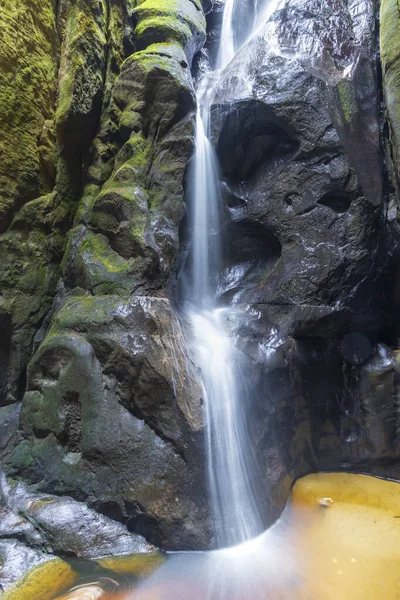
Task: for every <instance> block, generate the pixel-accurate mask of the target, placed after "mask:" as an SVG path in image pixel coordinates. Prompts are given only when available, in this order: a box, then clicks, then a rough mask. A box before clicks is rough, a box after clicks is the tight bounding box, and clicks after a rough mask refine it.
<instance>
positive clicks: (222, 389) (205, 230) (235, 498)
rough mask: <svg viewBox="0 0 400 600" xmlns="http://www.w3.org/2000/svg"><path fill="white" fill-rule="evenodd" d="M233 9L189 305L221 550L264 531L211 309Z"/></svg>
mask: <svg viewBox="0 0 400 600" xmlns="http://www.w3.org/2000/svg"><path fill="white" fill-rule="evenodd" d="M236 1H237V0H227V1H226V3H225V7H224V15H223V22H222V29H221V40H220V47H219V52H218V59H217V69H216V71H215V72H212V73H207V74H206V75H204V77H203V79H202V80H201V82H200V84H199V86H198V93H197V99H198V110H197V121H196V151H195V156H194V160H193V166H192V171H191V177H192V189H193V197H192V202H191V205H192V232H193V234H192V236H193V239H192V282H191V286H190V289H189V292H188V297H189V302H190V303H191V310H190V319H191V322H192V325H193V332H194V344H193V345H194V353H195V360H196V362H197V364H198V365H199V367H200V369H201V375H202V381H203V386H204V393H205V406H206V415H207V461H208V479H209V487H210V500H211V507H212V511H213V529H214V534H215V538H216V543H217V546H218V547H220V548H222V547H227V546H233V545H236V544H241V543H243V542H246V541H247V540H249V539H251V538H254V537H255V536H257V535H259V534H260V533H261V532H262V529H263V522H262V518H261V515H260V513H259V510H258V498H257V493H256V482H257V481H259V480H260V477H259V476H258V465H257V460H256V457H255V451H254V448H253V447H252V444H251V440H250V439H249V434H248V431H247V426H246V414H245V407H246V405H247V406H248V405H249V403H251V397H250V396H251V395H250V393H249V392H250V390H248V386H249V382H248V381H246V377H245V374H243V373H242V369H241V360H240V353H239V352H238V351H237V350H236V348H235V345H234V340H233V339H232V338H231V337H230V335H229V332H228V331H227V325H226V323H227V320H228V319H229V308H228V309H221V308H218V307H217V302H216V295H217V286H218V274H219V273H220V272H221V233H220V211H221V202H220V198H221V194H220V181H219V166H218V161H217V157H216V154H215V152H214V150H213V147H212V144H211V141H210V138H211V117H212V115H211V107H212V102H213V99H214V95H215V90H216V87H217V85H218V82H219V81H220V78H221V77H222V74H223V71H224V69H225V68H226V67H227V66H228V65H229V63H230V62H231V61H232V59H233V58H234V57H235V54H236V52H237V51H239V50H240V48H237V47H235V26H234V9H235V4H236ZM279 3H280V2H279V0H267V1H265V2H263V3H261V2H259V3H258V6H257V9H258V10H257V13H256V16H255V20H254V27H253V31H254V30H256V29H257V28H258V27H259V26H260V23H265V21H266V20H267V19H268V18H269V16H270V15H271V14H272V13H273V12H274V10H275V9H276V8H277V6H278V5H279ZM239 26H240V24H239ZM250 35H252V34H250ZM243 51H245V50H243Z"/></svg>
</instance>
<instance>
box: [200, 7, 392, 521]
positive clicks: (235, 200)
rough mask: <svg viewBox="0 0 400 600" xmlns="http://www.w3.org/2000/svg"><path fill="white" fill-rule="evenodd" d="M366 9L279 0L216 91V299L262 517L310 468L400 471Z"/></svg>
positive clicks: (383, 186)
mask: <svg viewBox="0 0 400 600" xmlns="http://www.w3.org/2000/svg"><path fill="white" fill-rule="evenodd" d="M376 10H377V5H376V4H375V3H374V2H372V1H363V2H347V3H343V2H335V1H333V2H330V3H327V2H320V1H318V0H307V1H306V2H304V1H301V2H300V1H299V2H297V1H296V0H291V1H288V2H283V3H282V4H281V6H280V9H279V10H278V11H277V12H276V13H275V15H274V16H273V18H272V20H271V22H270V23H269V24H268V25H267V26H266V27H265V28H264V29H260V31H259V33H258V34H257V35H256V36H254V38H253V39H252V41H251V42H250V43H249V44H248V46H247V47H246V48H245V49H244V50H243V51H241V52H239V54H238V55H237V56H236V58H235V59H234V61H233V62H232V63H231V64H230V65H229V66H228V67H227V68H226V70H225V72H224V74H223V78H222V81H221V83H220V84H219V87H218V89H217V92H216V96H215V98H214V103H213V119H212V121H213V140H214V145H215V148H216V151H217V154H218V157H219V160H220V165H221V171H222V178H223V194H224V202H225V206H224V209H223V213H224V215H223V223H224V225H223V235H224V238H225V239H224V242H225V262H224V269H223V272H221V273H220V288H219V294H220V302H221V304H228V303H233V304H234V305H235V306H236V307H237V309H238V312H237V313H236V317H235V319H234V322H233V323H231V325H232V330H233V333H234V334H236V335H237V336H238V338H237V344H238V346H239V348H240V349H241V350H242V351H243V354H244V360H245V361H246V360H247V361H248V362H247V365H248V366H247V369H248V374H249V375H248V377H249V381H250V382H251V388H252V389H254V390H255V398H254V406H253V407H252V411H253V413H252V414H250V415H249V419H250V422H251V432H252V433H251V435H252V439H253V440H255V442H256V445H257V450H258V454H259V459H260V463H261V465H262V466H263V469H264V474H265V486H267V487H268V488H269V498H270V505H269V506H268V502H267V503H266V506H265V514H266V515H267V517H266V518H267V520H268V518H269V519H270V518H274V516H276V515H277V514H279V512H280V510H281V508H282V505H283V503H284V501H285V499H286V497H287V492H288V490H289V488H290V485H291V483H292V481H293V479H294V478H296V477H298V476H301V475H302V474H305V473H306V472H309V471H310V470H311V471H312V470H316V469H330V470H332V469H333V470H335V469H336V470H338V469H348V470H361V471H365V472H370V473H371V472H372V473H375V474H378V475H383V476H390V477H395V478H398V477H399V475H400V471H399V465H398V458H397V457H398V451H399V446H398V427H397V414H396V412H397V411H396V403H397V398H398V391H397V385H398V383H397V380H398V376H397V372H396V370H395V367H394V366H393V365H394V359H393V356H394V355H393V352H396V348H397V347H398V346H397V344H398V340H397V331H396V329H395V328H394V327H393V324H394V319H393V312H392V311H393V305H392V296H391V294H392V292H391V289H390V288H391V286H392V285H393V281H391V279H390V277H391V275H390V271H389V269H390V268H391V260H392V259H391V257H392V256H393V255H394V253H396V252H397V250H396V248H397V245H398V239H399V238H398V233H397V229H396V226H395V224H394V223H392V224H390V223H389V222H388V220H387V218H386V210H387V202H388V200H389V197H388V184H387V177H388V176H387V172H385V169H386V168H387V166H386V165H387V163H385V162H384V161H383V159H382V156H383V153H384V143H385V139H384V137H383V136H382V125H383V122H382V115H381V112H380V110H381V105H380V102H381V97H380V90H379V69H378V64H377V59H376V53H377V35H376V33H377V32H376ZM216 23H217V21H216V20H214V22H213V25H214V26H216ZM240 311H242V312H241V316H240ZM238 315H239V316H238ZM389 346H391V348H389ZM386 347H387V350H385V351H383V348H386ZM382 353H384V354H385V353H386V354H387V357H386V359H385V360H386V362H385V360H384V359H383V358H382ZM386 354H385V356H386ZM388 357H392V358H388ZM268 515H269V516H268Z"/></svg>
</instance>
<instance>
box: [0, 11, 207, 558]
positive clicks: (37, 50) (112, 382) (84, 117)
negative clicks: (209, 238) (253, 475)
mask: <svg viewBox="0 0 400 600" xmlns="http://www.w3.org/2000/svg"><path fill="white" fill-rule="evenodd" d="M211 7H212V2H205V3H204V9H205V10H206V11H209V10H210V9H211ZM5 9H6V10H5V11H4V13H3V14H2V16H1V19H2V20H4V24H5V26H6V27H5V32H6V37H7V39H6V44H4V45H3V46H2V49H1V53H2V54H1V58H0V61H1V71H2V76H3V78H4V79H3V82H2V89H1V93H0V118H1V119H2V121H1V122H2V124H3V122H4V125H2V136H1V141H0V144H1V145H0V153H1V155H2V157H3V155H4V156H5V161H1V167H0V169H1V172H0V184H1V187H0V196H1V202H0V212H1V219H0V220H1V233H0V262H1V266H0V286H1V296H0V334H1V335H0V371H1V375H0V406H1V409H0V410H1V415H0V430H1V433H2V439H1V447H0V452H1V456H2V461H3V463H4V465H5V468H6V469H7V471H8V473H9V474H11V475H12V476H13V477H15V478H21V477H22V478H24V479H25V481H26V482H27V483H29V484H32V485H37V484H40V491H41V492H44V493H52V494H59V495H64V496H65V495H67V496H71V497H73V498H75V499H76V500H79V501H84V502H85V503H86V504H87V505H89V506H90V507H92V509H96V510H97V511H98V514H99V516H98V519H99V520H98V526H99V530H100V531H103V532H104V531H105V530H106V528H105V526H104V523H103V521H102V519H103V516H101V514H105V515H108V517H111V518H112V519H114V520H116V521H121V522H123V524H124V525H121V526H120V527H122V528H123V529H124V530H125V531H127V529H126V528H128V529H129V530H130V531H135V532H141V533H143V534H144V535H146V536H148V537H149V539H150V538H151V539H152V540H153V541H154V542H155V543H157V544H160V545H162V546H164V547H166V548H174V549H181V548H194V547H204V546H206V545H207V543H208V542H207V541H208V532H207V511H206V506H205V504H206V502H205V499H204V493H203V467H202V463H203V457H202V448H201V443H200V440H201V433H200V429H201V428H202V417H201V410H200V403H201V393H200V389H199V385H198V382H197V381H196V375H195V373H192V371H193V369H192V368H191V366H190V365H189V366H188V368H187V365H186V357H185V355H184V341H183V338H182V334H181V330H180V327H181V325H180V323H179V322H178V320H177V319H176V317H175V315H174V311H173V309H172V307H171V305H170V303H169V302H168V300H167V299H165V298H164V296H166V289H167V287H168V282H169V279H170V277H171V274H172V271H173V269H174V265H175V260H176V257H177V254H178V250H179V239H178V227H179V224H180V221H181V219H182V216H183V214H184V200H183V179H184V172H185V167H186V163H187V161H188V159H189V157H190V155H191V153H192V150H193V129H194V119H193V113H194V111H195V95H194V90H193V84H192V78H191V63H192V59H193V56H194V54H195V53H196V52H197V51H198V50H199V49H200V48H201V46H202V45H203V43H204V41H205V37H206V32H205V27H206V21H205V16H204V12H203V5H202V3H201V2H200V0H195V1H193V0H174V1H172V0H171V1H168V2H159V1H155V0H118V1H116V2H108V1H107V0H76V1H74V2H64V1H63V0H61V2H58V3H53V2H49V3H48V5H47V4H46V3H45V5H43V6H42V5H41V6H40V10H39V9H38V6H37V5H36V4H35V2H34V1H33V0H24V2H22V4H21V5H20V6H19V7H18V9H17V8H16V7H14V5H13V3H8V4H7V3H6V7H5ZM23 29H24V30H25V33H24V31H23ZM32 47H33V48H34V51H33V52H32ZM24 81H25V82H26V84H25V85H24V83H23V82H24ZM33 104H34V106H35V109H34V113H32V106H33ZM31 113H32V114H31ZM10 115H11V117H12V118H11V117H10ZM30 115H31V117H32V118H28V117H30ZM25 123H26V124H27V126H26V127H25V128H22V127H21V125H22V124H25ZM12 136H13V137H12ZM18 136H20V137H18ZM21 136H22V137H21ZM11 140H13V143H11ZM3 144H4V145H3ZM13 144H14V145H13ZM17 147H18V148H19V150H17ZM14 149H15V156H14V154H13V151H14ZM154 293H156V294H157V295H158V298H150V297H148V298H144V297H140V298H139V297H138V296H135V297H134V298H131V299H130V297H131V295H132V294H145V295H147V296H150V294H154ZM32 356H33V360H32V361H31V363H30V366H29V368H28V369H27V365H28V362H29V361H30V360H31V359H32ZM55 502H56V501H55ZM57 502H58V501H57ZM68 502H73V500H68ZM57 506H58V505H57ZM82 510H84V509H83V508H82ZM55 512H57V511H55ZM67 517H68V515H66V520H65V522H64V524H63V525H62V527H61V529H65V533H66V535H67V534H68V532H69V533H70V534H71V535H72V534H73V531H72V530H71V527H72V526H73V523H72V521H71V519H69V518H67ZM104 518H106V517H104ZM118 526H119V525H118ZM61 529H60V531H61ZM109 550H110V551H111V546H110V548H109ZM54 551H58V550H57V549H56V548H55V549H54ZM27 560H28V559H27Z"/></svg>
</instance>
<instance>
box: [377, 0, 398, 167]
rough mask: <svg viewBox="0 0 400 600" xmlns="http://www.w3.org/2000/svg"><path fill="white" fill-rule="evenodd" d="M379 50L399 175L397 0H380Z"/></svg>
mask: <svg viewBox="0 0 400 600" xmlns="http://www.w3.org/2000/svg"><path fill="white" fill-rule="evenodd" d="M380 28H381V30H380V50H381V61H382V67H383V83H384V94H385V103H386V109H387V112H388V117H389V121H390V128H391V138H392V139H391V142H392V148H393V153H394V156H395V160H396V167H397V174H398V176H399V175H400V43H399V39H400V10H399V5H398V2H397V0H382V2H381V8H380Z"/></svg>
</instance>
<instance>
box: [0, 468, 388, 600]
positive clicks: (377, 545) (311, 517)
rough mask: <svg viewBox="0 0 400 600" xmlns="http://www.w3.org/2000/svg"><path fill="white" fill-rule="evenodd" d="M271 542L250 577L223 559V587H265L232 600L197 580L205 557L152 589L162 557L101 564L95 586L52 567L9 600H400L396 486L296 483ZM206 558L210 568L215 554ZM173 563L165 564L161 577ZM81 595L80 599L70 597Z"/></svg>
mask: <svg viewBox="0 0 400 600" xmlns="http://www.w3.org/2000/svg"><path fill="white" fill-rule="evenodd" d="M266 536H267V537H266V540H267V542H266V546H265V548H266V549H265V552H264V551H263V549H262V547H261V551H260V550H259V548H260V547H259V546H258V547H257V548H255V550H254V557H251V555H250V558H249V554H248V552H247V555H246V560H247V561H249V562H248V565H249V568H247V567H243V565H245V562H244V559H243V557H242V556H241V554H240V552H238V553H237V554H232V558H230V555H229V554H228V555H227V556H225V558H224V563H223V564H225V567H226V562H227V560H228V567H229V568H228V569H226V568H225V571H224V567H223V566H222V563H221V569H220V570H219V567H217V576H218V578H219V583H220V584H221V581H222V578H223V577H225V578H227V580H228V579H229V578H231V577H234V576H237V571H238V570H240V568H241V567H242V568H243V570H244V576H245V577H246V576H247V577H248V578H251V580H252V582H253V583H254V582H255V584H257V578H258V577H259V578H260V581H259V585H254V586H246V585H243V588H241V587H240V585H238V587H237V588H235V592H234V593H232V585H227V587H226V589H227V592H226V595H224V592H223V590H224V589H225V588H224V586H223V585H222V584H221V585H220V587H219V588H218V591H217V592H215V594H216V595H215V596H213V592H211V593H210V586H209V585H207V582H206V581H205V579H206V577H205V576H204V573H206V572H207V570H206V571H204V566H203V571H202V572H201V573H202V574H203V575H200V576H199V575H196V572H195V571H196V569H194V571H193V572H194V574H193V580H192V579H191V569H193V564H195V561H196V560H197V559H196V556H198V557H199V560H201V558H200V557H201V556H202V555H191V560H190V564H189V563H188V567H187V569H186V568H185V567H182V566H179V567H178V568H177V569H176V572H175V571H174V570H173V569H172V571H171V573H169V575H168V582H166V583H165V584H164V583H163V579H162V576H161V582H160V577H159V578H158V580H155V583H154V585H153V584H152V579H150V580H149V582H148V584H147V587H146V586H145V587H144V589H142V585H141V580H145V579H146V577H149V573H151V572H153V571H157V568H158V567H159V565H160V563H162V562H163V558H162V556H161V555H155V554H153V555H149V556H141V557H129V558H121V559H108V560H106V561H103V562H101V561H99V562H98V563H96V565H95V568H94V570H92V573H91V575H90V577H91V579H90V581H89V580H88V575H87V573H86V574H84V573H83V572H81V574H79V573H78V572H77V570H79V566H77V565H78V563H76V562H75V563H74V564H73V565H71V564H68V563H66V562H64V561H61V560H55V561H51V563H48V564H46V565H44V566H42V567H39V568H38V569H36V570H35V571H33V572H32V573H31V574H30V575H29V576H28V577H27V578H26V579H25V580H24V582H22V583H20V584H19V585H18V586H17V587H16V588H15V589H13V590H11V591H9V592H8V593H7V594H6V595H5V596H3V597H4V599H5V600H55V599H56V598H57V599H58V598H62V599H63V600H95V599H96V598H100V599H101V600H117V599H118V600H125V599H127V600H170V599H175V598H176V599H177V600H182V599H183V600H203V599H204V600H232V599H233V598H234V600H263V599H265V600H400V484H398V483H394V482H389V481H384V480H380V479H376V478H373V477H368V476H365V475H350V474H344V473H333V474H315V475H309V476H307V477H305V478H303V479H301V480H300V481H298V482H297V484H296V486H295V487H294V490H293V493H292V497H291V500H290V502H289V504H288V507H287V509H286V510H285V513H284V515H283V517H282V520H281V523H280V524H278V526H277V527H275V528H272V530H271V535H269V532H268V534H266ZM268 536H269V537H268ZM260 539H261V538H260ZM268 540H269V541H268ZM261 543H262V542H261ZM268 544H269V545H268ZM274 544H276V545H277V546H279V548H280V554H279V558H276V557H275V560H278V563H277V567H275V566H274V568H273V569H272V571H273V573H274V575H273V576H274V581H272V578H271V579H270V578H269V577H266V575H265V574H266V573H267V572H268V562H269V561H270V560H272V554H273V553H274V552H273V547H274ZM250 547H251V546H250ZM181 556H182V555H181ZM203 556H205V555H203ZM215 556H218V555H217V554H215ZM208 557H209V558H208V560H209V561H211V563H212V561H213V554H212V553H211V554H209V555H208ZM173 560H174V558H169V559H168V560H167V563H166V564H164V566H163V567H162V568H161V570H160V574H161V575H162V573H163V572H164V571H163V570H164V569H166V568H168V564H169V562H170V561H171V564H173V563H172V561H173ZM203 560H204V559H203ZM216 560H217V559H216ZM279 561H280V562H279ZM211 563H210V564H211ZM180 564H181V563H180ZM182 564H183V565H184V564H185V563H182ZM218 571H219V572H218ZM0 573H1V571H0ZM166 573H168V571H166ZM155 575H156V576H157V572H156V573H155ZM214 576H215V574H214ZM0 581H1V579H0ZM227 583H228V584H229V581H227ZM230 583H232V582H230ZM74 587H75V588H76V589H75V590H73V591H68V590H72V588H74ZM212 589H214V588H212ZM104 590H108V591H104ZM221 590H222V591H221ZM228 590H229V591H228ZM246 590H248V591H246Z"/></svg>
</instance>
